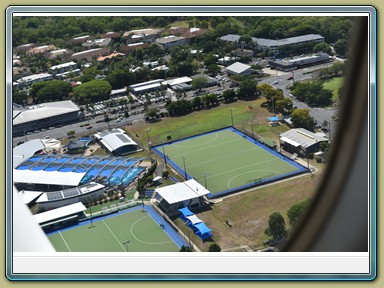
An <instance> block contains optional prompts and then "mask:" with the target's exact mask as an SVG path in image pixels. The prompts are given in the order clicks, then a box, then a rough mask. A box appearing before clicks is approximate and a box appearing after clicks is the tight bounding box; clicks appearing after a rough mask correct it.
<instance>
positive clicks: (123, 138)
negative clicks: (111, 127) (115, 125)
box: [116, 134, 131, 143]
mask: <svg viewBox="0 0 384 288" xmlns="http://www.w3.org/2000/svg"><path fill="white" fill-rule="evenodd" d="M116 137H117V138H119V139H120V140H121V141H122V142H124V143H129V142H131V141H129V139H128V138H127V137H126V136H125V135H123V134H117V135H116Z"/></svg>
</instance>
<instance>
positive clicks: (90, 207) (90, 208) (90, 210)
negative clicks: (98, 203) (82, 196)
mask: <svg viewBox="0 0 384 288" xmlns="http://www.w3.org/2000/svg"><path fill="white" fill-rule="evenodd" d="M89 212H90V213H91V227H89V228H92V227H93V217H92V206H89Z"/></svg>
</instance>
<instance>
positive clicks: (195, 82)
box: [192, 77, 208, 92]
mask: <svg viewBox="0 0 384 288" xmlns="http://www.w3.org/2000/svg"><path fill="white" fill-rule="evenodd" d="M207 85H208V80H207V78H205V77H196V78H193V79H192V89H194V90H195V89H198V91H199V92H200V91H201V89H203V88H205V87H207Z"/></svg>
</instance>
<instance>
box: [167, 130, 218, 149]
mask: <svg viewBox="0 0 384 288" xmlns="http://www.w3.org/2000/svg"><path fill="white" fill-rule="evenodd" d="M213 135H215V138H214V139H211V140H209V141H208V142H204V143H200V144H195V145H183V144H182V142H179V143H175V144H174V145H175V146H176V147H180V148H190V147H197V146H201V145H207V144H209V143H212V142H215V141H216V140H217V138H218V135H217V133H215V134H213ZM196 139H197V138H196ZM186 141H188V140H186Z"/></svg>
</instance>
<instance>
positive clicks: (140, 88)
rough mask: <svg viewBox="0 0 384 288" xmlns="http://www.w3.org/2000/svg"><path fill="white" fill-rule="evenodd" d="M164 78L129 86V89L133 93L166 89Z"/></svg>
mask: <svg viewBox="0 0 384 288" xmlns="http://www.w3.org/2000/svg"><path fill="white" fill-rule="evenodd" d="M163 82H164V79H156V80H151V81H147V82H142V83H138V84H133V85H130V86H129V89H130V90H131V92H132V93H133V94H145V93H147V92H151V91H156V90H161V89H164V88H165V87H166V86H164V85H163Z"/></svg>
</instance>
